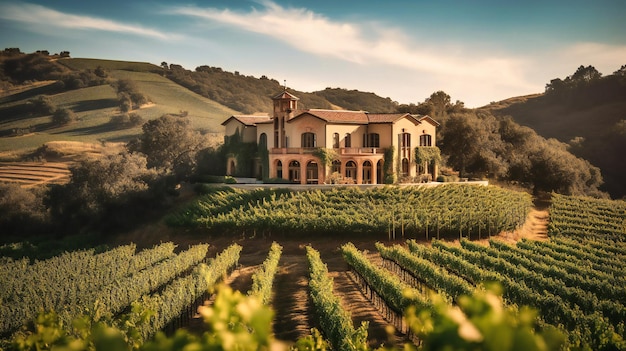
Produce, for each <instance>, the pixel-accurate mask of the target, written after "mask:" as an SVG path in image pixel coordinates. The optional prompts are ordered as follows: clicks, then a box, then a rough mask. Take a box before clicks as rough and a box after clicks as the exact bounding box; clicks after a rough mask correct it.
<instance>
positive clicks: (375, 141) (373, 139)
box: [363, 133, 380, 147]
mask: <svg viewBox="0 0 626 351" xmlns="http://www.w3.org/2000/svg"><path fill="white" fill-rule="evenodd" d="M363 139H364V141H363V146H364V147H380V135H379V134H378V133H370V134H365V135H363Z"/></svg>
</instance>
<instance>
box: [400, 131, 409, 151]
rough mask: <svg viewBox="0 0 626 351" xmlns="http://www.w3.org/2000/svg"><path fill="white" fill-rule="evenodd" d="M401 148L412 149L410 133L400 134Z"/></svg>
mask: <svg viewBox="0 0 626 351" xmlns="http://www.w3.org/2000/svg"><path fill="white" fill-rule="evenodd" d="M400 147H406V148H410V147H411V134H409V133H402V134H400Z"/></svg>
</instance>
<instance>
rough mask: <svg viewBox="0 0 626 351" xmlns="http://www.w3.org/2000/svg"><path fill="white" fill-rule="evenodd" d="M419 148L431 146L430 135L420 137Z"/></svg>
mask: <svg viewBox="0 0 626 351" xmlns="http://www.w3.org/2000/svg"><path fill="white" fill-rule="evenodd" d="M420 146H432V137H431V136H430V134H422V135H420Z"/></svg>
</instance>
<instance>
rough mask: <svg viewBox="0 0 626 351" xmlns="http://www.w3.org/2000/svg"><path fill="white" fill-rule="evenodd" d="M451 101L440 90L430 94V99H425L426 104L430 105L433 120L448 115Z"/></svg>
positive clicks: (448, 96)
mask: <svg viewBox="0 0 626 351" xmlns="http://www.w3.org/2000/svg"><path fill="white" fill-rule="evenodd" d="M451 101H452V100H451V98H450V95H448V94H446V93H445V92H443V91H441V90H439V91H436V92H434V93H432V94H431V95H430V97H429V98H427V99H426V103H427V104H430V105H432V109H433V112H432V115H433V116H432V117H433V118H435V119H436V118H438V117H444V116H445V115H446V114H447V113H448V110H450V109H451V108H452V103H451Z"/></svg>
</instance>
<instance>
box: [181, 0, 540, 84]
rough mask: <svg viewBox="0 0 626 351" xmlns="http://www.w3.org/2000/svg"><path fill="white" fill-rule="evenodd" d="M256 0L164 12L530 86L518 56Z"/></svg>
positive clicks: (306, 47) (372, 61) (372, 59)
mask: <svg viewBox="0 0 626 351" xmlns="http://www.w3.org/2000/svg"><path fill="white" fill-rule="evenodd" d="M261 4H262V6H263V8H262V9H260V10H258V9H255V8H253V9H251V10H250V11H249V12H235V11H232V10H228V9H223V10H220V9H215V8H198V7H195V6H186V7H177V8H174V9H173V10H172V11H169V13H174V14H179V15H185V16H190V17H197V18H200V19H206V20H210V21H213V22H218V23H221V24H223V25H227V26H232V27H233V28H237V29H241V30H245V31H248V32H254V33H259V34H262V35H265V36H268V37H271V38H273V39H275V40H279V41H282V42H284V43H287V44H288V45H291V46H292V47H293V48H295V49H297V50H299V51H302V52H307V53H311V54H314V55H318V56H322V57H331V58H335V59H340V60H344V61H348V62H352V63H355V64H359V65H385V66H393V67H398V68H401V69H408V70H410V71H414V72H419V73H422V74H434V75H438V76H441V77H442V78H445V79H450V80H466V81H468V83H469V82H471V81H473V80H481V81H491V82H493V83H494V84H504V85H507V86H516V87H518V88H522V89H528V88H529V87H530V86H531V84H529V83H528V82H527V80H526V79H525V78H524V75H523V72H522V67H523V66H524V64H525V62H524V61H523V60H521V59H519V58H512V57H492V56H487V55H476V54H475V53H471V52H470V50H468V49H466V48H462V47H457V48H452V49H450V48H449V47H446V48H442V47H439V46H438V45H435V44H432V43H419V44H418V43H414V42H412V39H411V38H410V36H409V35H407V34H405V33H403V32H402V31H401V30H400V29H397V28H386V27H383V26H382V25H380V24H375V23H347V22H345V23H343V22H337V21H333V20H331V19H329V18H327V17H325V16H322V15H320V14H316V13H314V12H312V11H310V10H307V9H303V8H284V7H281V6H280V5H278V4H276V3H274V2H270V1H264V2H262V3H261Z"/></svg>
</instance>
